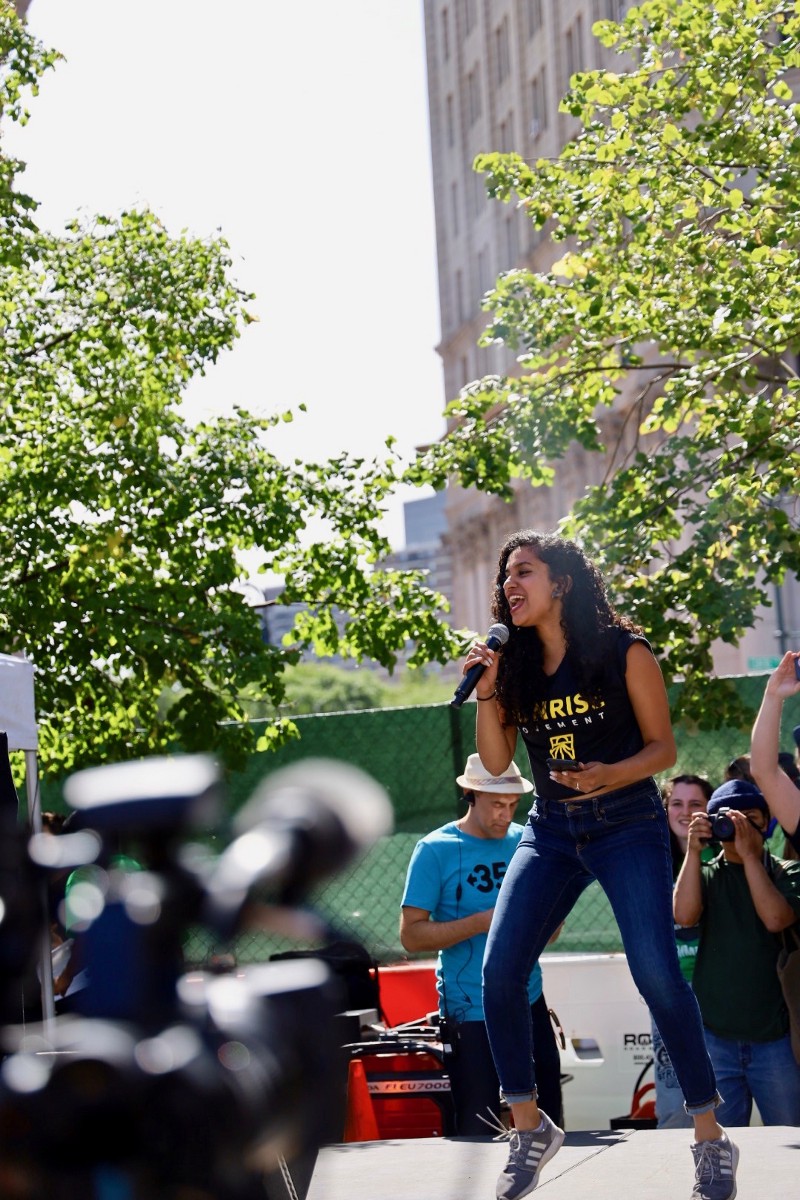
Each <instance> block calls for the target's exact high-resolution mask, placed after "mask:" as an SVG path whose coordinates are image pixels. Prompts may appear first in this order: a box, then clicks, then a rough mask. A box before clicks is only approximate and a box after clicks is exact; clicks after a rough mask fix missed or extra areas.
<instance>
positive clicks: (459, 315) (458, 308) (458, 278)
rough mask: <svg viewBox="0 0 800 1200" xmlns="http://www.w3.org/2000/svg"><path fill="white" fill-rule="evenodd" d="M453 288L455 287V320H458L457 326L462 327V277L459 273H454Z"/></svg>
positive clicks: (463, 318) (463, 317) (463, 313)
mask: <svg viewBox="0 0 800 1200" xmlns="http://www.w3.org/2000/svg"><path fill="white" fill-rule="evenodd" d="M455 287H456V318H457V320H458V323H459V325H463V324H464V320H465V312H464V276H463V274H462V273H461V271H456V280H455Z"/></svg>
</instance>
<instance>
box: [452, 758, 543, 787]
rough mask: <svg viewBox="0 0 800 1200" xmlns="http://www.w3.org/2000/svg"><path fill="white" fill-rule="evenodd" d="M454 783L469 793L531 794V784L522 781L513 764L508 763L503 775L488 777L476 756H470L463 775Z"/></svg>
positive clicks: (524, 780)
mask: <svg viewBox="0 0 800 1200" xmlns="http://www.w3.org/2000/svg"><path fill="white" fill-rule="evenodd" d="M456 783H457V784H458V785H459V786H460V787H463V788H467V789H468V790H469V791H470V792H532V791H533V784H532V783H530V782H529V781H528V780H527V779H523V777H522V775H520V773H519V767H518V766H517V764H516V763H515V762H511V763H509V765H508V766H507V767H506V771H505V774H504V775H490V774H489V772H488V771H487V770H486V767H485V766H484V765H483V763H482V762H481V760H480V758H479V757H478V755H477V754H470V756H469V758H468V759H467V766H466V769H465V771H464V774H463V775H459V777H458V779H456Z"/></svg>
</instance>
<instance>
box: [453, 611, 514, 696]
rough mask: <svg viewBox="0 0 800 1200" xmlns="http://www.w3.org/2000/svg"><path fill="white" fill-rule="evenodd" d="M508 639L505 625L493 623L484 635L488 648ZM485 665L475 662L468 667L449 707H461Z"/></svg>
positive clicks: (492, 647)
mask: <svg viewBox="0 0 800 1200" xmlns="http://www.w3.org/2000/svg"><path fill="white" fill-rule="evenodd" d="M507 641H508V629H507V628H506V626H505V625H493V626H492V628H491V629H490V630H489V632H488V633H487V635H486V645H487V646H488V647H489V649H490V650H499V649H500V647H501V646H505V644H506V642H507ZM485 670H486V667H485V665H484V664H483V663H476V664H475V666H474V667H470V669H469V670H468V671H467V673H466V675H465V676H464V678H463V679H462V680H461V683H460V684H459V685H458V687H457V688H456V692H455V695H454V696H453V699H452V700H451V701H450V707H451V708H461V705H462V704H463V703H464V701H465V700H466V698H467V696H469V695H470V694H471V693H472V692H473V691H474V689H475V686H476V684H477V682H478V680H479V679H480V677H481V675H482V674H483V672H484V671H485Z"/></svg>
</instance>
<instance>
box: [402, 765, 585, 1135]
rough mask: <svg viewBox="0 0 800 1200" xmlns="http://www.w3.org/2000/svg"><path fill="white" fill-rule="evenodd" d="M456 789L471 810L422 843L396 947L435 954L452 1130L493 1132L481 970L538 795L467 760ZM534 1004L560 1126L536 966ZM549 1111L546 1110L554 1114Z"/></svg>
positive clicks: (544, 1076)
mask: <svg viewBox="0 0 800 1200" xmlns="http://www.w3.org/2000/svg"><path fill="white" fill-rule="evenodd" d="M456 783H457V784H458V785H459V786H460V787H461V788H463V789H464V796H465V799H466V801H467V811H466V813H465V815H464V816H463V817H461V819H460V820H458V821H451V822H449V823H448V824H447V825H443V826H442V827H441V828H440V829H435V830H434V831H433V832H432V833H429V834H428V835H427V836H426V837H424V838H422V839H421V840H420V841H419V842H418V843H417V845H416V847H415V849H414V853H413V855H412V857H411V861H410V863H409V866H408V873H407V877H406V885H405V890H404V893H403V900H402V908H401V916H400V940H401V942H402V944H403V946H404V947H405V949H406V950H408V951H409V952H410V953H419V952H426V951H427V952H430V953H436V954H437V955H438V962H437V968H436V986H437V989H438V992H439V1012H440V1015H441V1019H442V1022H443V1025H444V1027H445V1028H444V1029H443V1035H444V1037H443V1040H444V1041H445V1044H446V1045H449V1046H450V1048H451V1049H450V1051H449V1052H448V1053H447V1056H446V1064H447V1070H448V1074H449V1076H450V1086H451V1090H452V1097H453V1106H454V1110H455V1123H456V1133H457V1134H458V1135H459V1136H462V1137H465V1136H469V1135H474V1134H486V1133H487V1124H486V1118H487V1117H494V1119H495V1120H496V1121H499V1119H500V1083H499V1081H498V1078H497V1071H496V1069H495V1065H494V1060H493V1059H492V1054H491V1050H490V1049H489V1039H488V1036H487V1033H486V1025H485V1022H484V1016H483V999H482V986H481V971H482V969H483V951H484V947H485V945H486V936H487V931H488V929H489V925H490V923H491V920H492V913H493V912H494V905H495V898H496V896H497V892H498V890H499V888H500V883H501V881H502V879H503V876H504V875H505V873H506V869H507V867H508V864H509V862H510V861H511V856H512V854H513V853H514V851H515V850H516V848H517V845H518V843H519V840H520V837H521V836H522V826H521V825H519V824H517V823H516V822H515V821H514V819H513V818H514V813H515V811H516V808H517V804H518V803H519V799H520V796H521V795H523V793H525V792H530V791H532V790H533V787H532V785H531V784H530V783H529V782H528V780H527V779H523V777H522V775H521V774H520V772H519V768H518V767H517V766H516V764H515V763H513V762H512V763H511V764H510V765H509V766H508V768H507V770H506V771H505V773H504V774H503V775H502V776H497V775H492V774H490V772H489V771H487V769H486V767H484V765H483V763H482V762H481V760H480V758H479V757H478V755H477V754H471V755H470V756H469V758H468V759H467V765H466V768H465V770H464V774H463V775H459V776H458V778H457V779H456ZM527 994H528V1004H529V1007H530V1020H531V1029H532V1035H533V1044H534V1046H535V1052H536V1064H537V1076H538V1079H539V1087H540V1092H541V1093H542V1094H543V1095H544V1096H545V1097H546V1099H547V1103H548V1105H550V1106H551V1107H552V1111H553V1113H554V1114H555V1119H556V1120H558V1121H560V1120H561V1060H560V1058H559V1054H558V1047H557V1045H556V1041H555V1035H554V1032H553V1026H552V1023H551V1020H550V1013H549V1010H548V1008H547V1003H546V1001H545V999H544V996H543V994H542V971H541V967H540V966H539V964H538V962H537V963H535V964H534V967H533V970H532V971H531V973H530V977H529V979H528V993H527ZM549 1111H550V1108H548V1112H549Z"/></svg>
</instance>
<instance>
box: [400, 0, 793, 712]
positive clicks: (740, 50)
mask: <svg viewBox="0 0 800 1200" xmlns="http://www.w3.org/2000/svg"><path fill="white" fill-rule="evenodd" d="M799 14H800V5H798V4H795V3H780V2H778V0H715V3H713V4H709V3H706V2H705V0H683V2H679V0H648V2H646V3H642V4H640V5H638V6H637V7H635V8H632V9H631V10H630V11H629V13H628V15H627V16H626V18H625V20H624V22H623V23H622V24H621V25H616V24H613V23H611V22H608V21H604V22H600V23H599V24H597V25H596V26H595V27H594V32H595V35H596V36H598V37H599V38H600V40H601V41H602V42H603V44H604V45H605V46H607V47H613V48H614V49H615V50H616V51H618V52H619V53H620V55H621V56H622V57H621V59H620V65H619V70H618V71H617V72H610V71H594V72H589V73H586V74H581V75H577V76H574V77H573V78H572V80H571V84H570V91H569V93H568V95H567V97H566V98H565V100H564V101H563V103H562V109H563V110H564V111H567V112H569V113H570V114H572V115H573V116H574V117H576V118H577V119H578V120H579V122H580V125H581V129H580V132H579V134H578V135H577V136H576V137H575V138H574V140H573V141H571V142H570V143H569V144H568V145H567V146H566V147H565V148H564V150H563V152H562V153H561V154H560V156H559V157H558V158H557V159H556V160H546V159H540V160H539V161H538V162H536V163H534V164H529V163H527V162H525V161H523V159H522V158H520V157H518V156H517V155H514V154H502V155H500V154H486V155H482V156H480V157H479V158H478V160H477V161H476V169H478V170H480V171H482V172H485V174H486V177H487V186H488V189H489V192H490V194H491V195H492V196H493V197H497V198H499V199H501V200H504V201H517V202H518V203H520V204H521V205H522V207H523V208H524V210H525V212H526V213H527V215H528V217H529V218H530V220H531V221H532V222H533V224H534V226H536V227H537V228H540V229H545V230H546V231H548V232H549V233H550V235H551V237H552V239H553V241H554V242H556V243H561V244H562V245H561V249H560V251H557V252H556V254H555V255H554V257H555V258H556V261H555V262H554V264H553V266H552V267H551V269H550V270H548V271H547V272H545V273H535V272H532V271H528V270H513V271H509V272H508V273H506V274H505V275H503V276H502V277H501V278H500V279H499V280H498V282H497V285H496V287H495V289H494V291H493V292H492V293H491V294H490V295H489V296H488V297H487V299H486V302H485V307H486V308H487V309H488V310H489V311H490V312H491V317H490V320H489V324H488V327H487V329H486V332H485V335H484V338H483V341H484V344H487V345H488V344H491V343H494V342H504V343H505V344H506V345H508V346H511V347H513V348H514V349H515V350H516V351H517V354H518V361H519V364H520V376H519V377H518V378H516V377H508V378H498V377H491V378H487V379H483V380H481V381H478V382H476V383H474V384H472V385H470V386H468V387H466V388H465V389H464V390H463V391H462V393H461V394H460V396H459V397H458V398H457V399H456V400H455V401H454V402H453V403H452V404H451V405H450V408H449V413H450V416H451V417H453V418H454V419H455V423H454V427H453V429H452V432H451V433H450V434H449V436H448V437H447V438H446V439H445V441H444V442H443V443H442V444H441V445H438V446H435V447H433V448H432V449H431V451H430V452H429V453H428V454H427V455H426V456H425V457H424V458H423V459H422V460H421V461H420V463H419V464H417V465H416V466H415V468H414V469H413V471H412V475H413V477H414V478H415V479H425V480H428V481H432V482H434V483H435V484H436V485H437V486H441V485H442V484H443V483H444V481H445V479H446V478H447V477H448V476H449V475H451V474H455V475H457V476H458V477H459V478H460V481H461V482H462V483H463V484H465V485H467V486H469V485H475V486H477V487H479V488H481V489H483V490H486V491H491V492H495V493H497V494H499V495H501V496H509V495H510V487H511V481H512V479H513V478H514V476H523V477H526V478H528V479H529V480H530V481H531V482H532V483H533V484H536V485H539V484H547V483H549V482H550V481H551V480H552V478H553V462H554V460H558V459H559V458H561V457H562V456H563V455H564V453H565V452H566V451H567V449H568V448H569V447H570V445H572V444H574V443H578V444H579V445H580V446H582V447H584V448H585V449H586V450H588V451H591V452H598V451H600V450H601V449H605V450H607V451H608V452H609V457H610V460H611V462H612V467H611V468H610V470H609V471H608V474H607V477H606V479H605V480H604V481H603V483H602V484H601V485H600V486H599V487H594V488H592V489H590V490H589V491H588V492H587V493H586V494H585V496H584V497H583V498H582V499H581V500H580V501H579V502H578V503H577V505H576V506H575V508H574V511H573V513H572V514H571V517H570V518H569V519H568V520H567V521H566V523H565V526H564V528H565V530H566V531H567V532H568V533H570V534H572V535H573V536H578V537H580V538H581V540H582V541H583V542H584V544H586V545H587V547H588V548H589V549H590V551H591V552H592V553H593V554H595V555H596V556H597V557H598V558H599V559H600V561H601V563H602V564H603V565H604V567H605V569H606V572H607V573H608V575H609V576H610V578H611V581H612V589H613V592H614V595H615V599H616V600H617V602H619V603H620V605H621V606H622V607H623V608H624V610H625V611H626V612H628V613H629V614H630V615H632V616H633V617H634V619H636V620H638V621H639V622H641V624H642V625H643V626H644V627H645V628H646V629H647V630H648V631H649V632H650V633H651V635H652V638H653V641H654V644H655V645H656V646H657V648H658V650H659V652H660V653H661V654H662V655H663V658H664V663H665V666H666V670H667V674H668V676H670V677H672V678H675V677H677V676H683V677H684V678H685V680H686V687H685V689H684V691H683V695H682V703H683V705H684V711H688V712H690V713H693V714H694V715H695V716H696V717H698V718H699V719H701V720H703V719H705V718H706V717H710V719H712V720H713V718H714V716H715V713H716V712H717V711H718V708H719V704H720V703H723V702H726V703H733V698H732V696H731V695H730V694H729V693H727V692H726V690H725V688H724V687H723V685H722V684H721V683H719V682H715V683H712V682H710V676H711V673H712V660H711V646H712V642H713V641H714V640H715V639H716V638H721V639H722V640H723V641H725V642H729V643H733V644H736V643H737V641H738V640H739V639H740V638H741V636H742V634H743V632H744V631H745V630H746V629H747V628H748V627H749V626H750V625H752V623H753V619H754V613H755V610H756V608H757V607H758V606H759V605H760V604H762V603H769V593H770V588H769V585H770V584H773V583H780V582H781V580H782V579H783V578H784V575H785V574H786V572H787V571H788V572H792V573H796V572H797V571H798V568H800V537H798V523H797V511H796V497H797V475H798V454H797V448H798V395H799V394H800V383H799V382H798V375H797V370H798V362H797V348H798V344H800V272H799V271H798V248H799V247H800V102H796V100H797V101H800V91H799V89H800V15H799ZM623 388H624V389H625V395H626V396H627V397H628V400H629V406H628V409H627V417H626V425H625V429H624V430H623V436H622V437H621V438H620V439H619V442H618V444H616V445H614V444H612V443H611V442H610V441H604V433H603V421H604V419H607V418H608V414H609V410H610V409H612V407H614V406H615V405H619V397H620V392H621V391H622V389H623ZM606 436H607V435H606Z"/></svg>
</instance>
